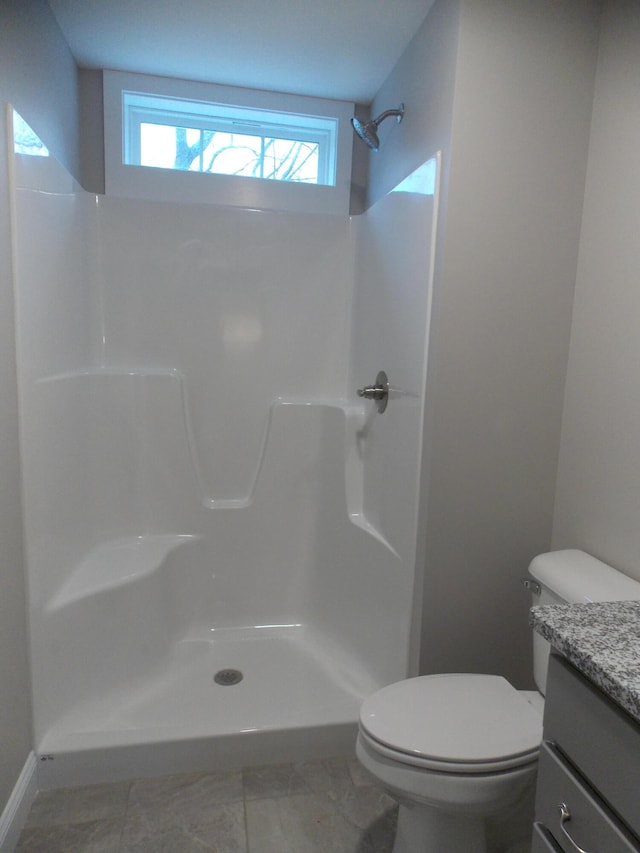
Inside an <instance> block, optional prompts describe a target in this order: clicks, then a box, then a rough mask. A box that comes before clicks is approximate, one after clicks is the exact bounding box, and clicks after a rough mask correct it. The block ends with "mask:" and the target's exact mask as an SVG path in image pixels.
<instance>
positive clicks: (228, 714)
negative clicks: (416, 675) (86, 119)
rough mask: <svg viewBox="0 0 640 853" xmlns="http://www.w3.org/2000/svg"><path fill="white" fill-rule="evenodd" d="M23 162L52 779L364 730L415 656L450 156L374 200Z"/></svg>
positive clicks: (25, 432) (39, 703)
mask: <svg viewBox="0 0 640 853" xmlns="http://www.w3.org/2000/svg"><path fill="white" fill-rule="evenodd" d="M12 160H13V162H12V171H13V227H14V251H15V257H14V270H15V287H16V310H17V330H18V358H19V387H20V405H21V440H22V445H21V446H22V456H23V458H22V463H23V472H24V474H23V490H24V511H25V527H26V553H27V562H28V584H29V609H30V630H31V656H32V672H33V701H34V717H35V744H36V749H37V752H38V758H39V771H40V786H41V787H43V788H44V787H52V786H59V785H68V784H81V783H89V782H97V781H106V780H114V779H118V778H125V777H130V776H132V775H145V774H148V775H150V774H154V773H162V772H178V771H186V770H196V769H201V768H205V767H212V766H227V767H229V766H239V765H241V764H243V763H259V762H260V761H277V760H288V759H290V758H292V757H294V756H301V757H309V758H311V757H314V756H319V755H326V754H327V753H331V752H333V753H339V752H342V751H344V750H346V749H349V748H351V747H352V744H353V741H354V737H355V728H356V721H357V715H358V709H359V705H360V703H361V701H362V699H363V697H365V696H366V695H367V694H369V693H370V692H372V691H374V690H376V689H378V688H379V687H380V686H382V685H383V684H385V683H388V682H391V681H394V680H397V679H400V678H403V677H405V676H406V675H407V673H408V672H411V671H412V670H415V657H416V654H417V650H416V647H415V635H416V629H417V628H416V622H415V619H414V616H413V613H414V596H415V593H416V589H417V590H418V593H419V588H420V571H419V568H420V567H418V568H416V555H417V552H418V543H419V540H420V523H419V514H418V505H419V500H420V490H421V488H423V487H424V483H423V482H421V481H422V480H424V476H423V475H422V476H421V470H422V468H423V460H422V456H423V452H422V446H423V432H424V424H423V421H424V406H425V393H424V392H425V384H426V368H427V360H426V353H427V343H428V330H429V322H430V305H431V293H432V286H433V263H434V247H435V229H436V215H437V186H438V158H437V156H436V157H434V159H433V160H431V161H430V162H429V163H427V164H425V166H423V167H422V168H421V169H419V170H418V171H417V172H416V173H414V174H413V175H412V176H410V177H409V178H408V179H407V180H406V181H405V182H403V184H401V185H400V186H399V187H397V188H396V190H397V191H394V192H392V193H389V195H388V196H386V197H385V198H384V199H382V200H381V201H380V202H378V203H377V204H376V205H375V206H374V207H372V208H371V209H370V210H369V211H368V212H367V213H365V214H363V215H361V216H358V217H346V216H344V217H341V216H333V215H320V214H308V215H301V214H295V215H293V214H286V213H276V212H269V211H255V210H242V209H229V208H224V207H216V206H215V205H195V204H190V205H180V204H176V203H168V202H167V203H165V202H150V201H135V200H130V199H120V198H114V197H108V196H107V197H105V196H95V195H91V194H89V193H86V192H84V191H82V190H81V189H80V188H79V187H78V186H77V185H75V184H74V182H73V181H72V179H71V178H70V177H69V175H68V174H66V173H65V171H64V170H63V169H62V167H61V166H60V165H59V164H58V163H56V162H55V160H54V159H53V158H51V157H29V156H26V155H20V154H16V155H13V158H12ZM380 370H385V371H386V373H387V375H388V377H389V396H388V406H387V408H386V411H384V413H380V412H379V411H378V409H377V406H376V404H375V402H372V401H368V400H366V399H363V398H361V397H359V396H358V394H357V388H362V386H363V385H366V384H369V383H371V382H373V380H374V379H375V377H376V374H377V373H378V371H380Z"/></svg>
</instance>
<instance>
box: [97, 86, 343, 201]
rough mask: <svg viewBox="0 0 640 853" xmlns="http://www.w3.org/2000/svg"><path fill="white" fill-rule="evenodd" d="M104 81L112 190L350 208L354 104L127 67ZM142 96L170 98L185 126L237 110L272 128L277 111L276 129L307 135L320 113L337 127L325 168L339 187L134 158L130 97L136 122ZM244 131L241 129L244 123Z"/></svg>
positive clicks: (229, 117) (216, 121)
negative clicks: (179, 105)
mask: <svg viewBox="0 0 640 853" xmlns="http://www.w3.org/2000/svg"><path fill="white" fill-rule="evenodd" d="M103 80H104V119H105V189H106V193H107V194H108V195H117V196H124V197H128V198H146V199H157V200H165V201H167V200H170V201H179V202H197V203H205V204H218V205H230V206H233V207H245V208H247V207H248V208H251V209H258V210H283V211H291V212H307V213H336V214H348V213H349V199H350V189H351V150H352V133H351V124H350V121H349V120H350V118H351V116H352V115H353V104H351V103H347V102H345V101H329V100H324V99H319V98H309V97H305V96H298V95H288V94H283V93H275V92H265V91H260V90H252V89H239V88H235V87H230V86H220V85H217V84H209V83H198V82H193V81H186V80H178V79H174V78H166V77H150V76H149V75H144V74H134V73H127V72H120V71H104V72H103ZM136 95H140V101H141V102H142V100H143V99H144V98H145V97H153V98H154V99H156V100H157V102H158V104H160V105H161V104H162V103H163V102H164V104H165V107H166V112H164V114H165V115H167V116H169V117H170V118H171V120H170V121H169V122H168V124H170V125H171V124H174V122H175V119H176V117H177V116H178V115H179V116H180V125H179V126H185V123H184V119H185V118H186V119H188V118H189V117H193V118H194V119H195V120H198V121H200V122H202V124H203V125H204V124H206V125H207V126H208V127H209V128H211V129H216V128H217V127H220V128H221V127H222V125H223V124H224V123H225V122H227V123H228V122H229V121H233V120H234V118H233V115H234V111H235V113H236V114H237V115H239V116H240V118H239V119H238V118H236V119H235V120H236V121H240V122H242V121H244V120H245V118H250V117H251V116H254V117H255V118H257V119H259V123H261V124H262V125H264V126H265V127H267V126H269V124H270V123H269V119H270V117H272V118H273V125H274V130H275V129H276V127H280V128H281V129H282V128H283V127H284V128H287V129H294V132H297V133H298V134H299V135H300V136H306V135H307V133H310V135H315V136H317V131H314V130H312V131H311V132H309V131H307V130H306V129H305V122H309V121H310V123H311V125H313V119H314V118H315V119H316V124H318V125H320V126H321V127H324V128H325V136H327V135H330V134H329V133H328V131H329V128H330V126H331V125H334V127H335V132H334V139H335V143H336V144H335V154H328V155H327V160H326V173H328V175H329V177H332V175H333V174H334V175H335V185H333V186H332V185H330V184H324V183H323V184H320V183H318V184H312V183H306V182H297V181H278V180H273V179H267V178H260V177H248V176H239V175H225V174H220V173H209V172H199V171H195V170H194V171H187V170H176V169H165V168H161V167H156V166H140V165H133V164H131V163H127V162H126V160H127V156H128V155H127V145H130V143H131V130H132V128H131V126H129V127H128V124H130V122H127V121H126V120H125V98H128V99H129V101H130V103H131V104H133V118H132V121H134V122H137V121H138V119H139V118H140V117H141V116H142V111H138V115H136V109H135V100H136V98H135V96H136ZM180 101H182V102H184V104H185V107H186V110H185V112H184V113H181V112H179V111H178V110H174V111H173V112H172V110H171V105H172V104H174V105H175V103H176V102H180ZM211 111H213V113H214V116H213V117H211ZM207 113H209V115H208V114H207ZM162 114H163V112H162V110H159V111H158V117H160V116H161V115H162ZM307 117H311V119H310V120H309V119H307ZM157 123H160V122H157ZM214 126H216V127H214ZM295 128H297V131H296V130H295ZM227 129H228V126H227ZM247 130H248V131H249V129H248V128H247ZM238 132H241V125H240V127H239V131H238ZM273 136H274V137H277V138H291V137H286V136H282V137H279V136H278V133H276V132H274V133H273ZM313 141H317V140H316V139H313ZM326 173H325V177H324V178H323V179H325V178H326Z"/></svg>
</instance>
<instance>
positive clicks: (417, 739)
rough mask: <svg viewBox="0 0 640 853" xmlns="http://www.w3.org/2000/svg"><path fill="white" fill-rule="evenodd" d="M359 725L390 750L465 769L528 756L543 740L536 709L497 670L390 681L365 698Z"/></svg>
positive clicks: (479, 769) (521, 760)
mask: <svg viewBox="0 0 640 853" xmlns="http://www.w3.org/2000/svg"><path fill="white" fill-rule="evenodd" d="M360 725H361V727H362V729H363V730H364V731H365V732H366V733H367V734H368V735H369V736H370V737H371V738H373V739H374V740H375V741H378V742H379V743H380V744H382V745H383V746H385V747H388V748H389V749H391V750H393V751H394V752H399V753H405V754H406V755H407V756H411V757H414V758H416V759H426V760H427V761H429V763H431V762H436V763H444V764H447V765H452V769H455V767H456V766H458V765H459V766H460V770H461V771H463V770H464V771H465V772H473V770H474V767H477V769H476V772H484V771H485V770H486V769H487V768H486V767H482V765H492V764H500V765H504V764H505V763H508V764H510V765H512V766H513V764H520V763H525V762H527V761H530V760H532V758H533V757H534V756H535V754H536V753H537V752H538V749H539V746H540V741H541V740H542V717H541V716H540V714H539V712H536V710H535V709H534V708H533V707H532V706H531V705H530V704H529V702H527V700H526V698H525V697H524V696H522V695H521V694H520V693H519V692H518V691H517V690H516V689H515V688H514V687H512V686H511V684H509V682H508V681H506V680H505V679H504V678H501V677H500V676H497V675H463V674H446V675H425V676H420V677H418V678H409V679H407V680H405V681H400V682H398V683H396V684H390V685H389V686H388V687H383V688H382V690H379V691H378V692H377V693H374V694H373V695H372V696H370V697H369V698H368V699H365V701H364V702H363V704H362V708H361V710H360Z"/></svg>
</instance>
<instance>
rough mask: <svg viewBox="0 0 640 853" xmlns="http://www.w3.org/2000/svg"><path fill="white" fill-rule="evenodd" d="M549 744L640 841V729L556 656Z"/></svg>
mask: <svg viewBox="0 0 640 853" xmlns="http://www.w3.org/2000/svg"><path fill="white" fill-rule="evenodd" d="M544 738H545V740H549V741H554V742H555V743H556V744H557V745H558V746H559V747H560V749H561V750H562V752H564V753H565V755H568V756H569V758H570V759H571V763H572V764H575V766H576V767H577V768H578V769H579V770H580V772H581V774H582V775H583V776H584V777H585V778H586V779H588V780H589V783H590V784H591V785H593V787H594V788H595V789H596V790H597V791H598V793H599V794H600V795H601V796H602V797H603V799H605V800H606V801H607V802H608V803H609V804H610V805H611V806H612V807H613V808H614V810H615V811H616V812H617V814H618V815H619V816H620V817H621V818H622V820H623V821H624V822H625V823H626V824H628V826H629V827H630V828H631V829H632V830H633V831H634V833H635V834H636V835H637V836H638V837H640V726H639V725H638V723H636V722H635V720H633V719H632V718H631V717H630V716H629V715H628V714H627V713H626V712H625V711H623V710H622V709H621V708H619V707H618V706H617V705H615V704H614V703H613V702H611V700H610V699H608V698H607V697H606V696H605V695H604V693H602V692H601V691H600V690H598V688H597V687H594V686H593V685H592V684H591V683H590V682H589V681H587V679H586V678H585V677H584V676H583V675H581V674H580V673H579V672H578V671H577V670H576V669H574V667H573V666H571V664H569V663H567V662H566V661H565V660H564V659H563V658H560V657H558V656H557V655H552V656H551V659H550V661H549V679H548V682H547V701H546V703H545V709H544Z"/></svg>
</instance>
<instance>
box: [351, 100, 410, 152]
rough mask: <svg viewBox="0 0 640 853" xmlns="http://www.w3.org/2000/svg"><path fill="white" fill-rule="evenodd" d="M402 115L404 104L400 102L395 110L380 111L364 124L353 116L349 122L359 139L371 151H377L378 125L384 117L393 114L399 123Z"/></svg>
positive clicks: (378, 146)
mask: <svg viewBox="0 0 640 853" xmlns="http://www.w3.org/2000/svg"><path fill="white" fill-rule="evenodd" d="M403 115H404V104H400V106H399V107H398V109H397V110H385V111H384V112H383V113H380V115H379V116H378V117H377V118H374V119H371V121H368V122H366V123H365V124H363V123H362V122H361V121H360V119H359V118H356V117H355V116H354V117H353V118H352V119H351V124H352V126H353V129H354V130H355V132H356V133H357V134H358V136H359V137H360V139H362V141H363V142H366V143H367V145H368V146H369V148H371V150H372V151H377V150H378V149H379V148H380V140H379V139H378V127H379V126H380V125H381V124H382V122H383V121H384V120H385V119H386V118H389V116H395V117H396V121H397V122H398V124H400V122H401V121H402V116H403Z"/></svg>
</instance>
